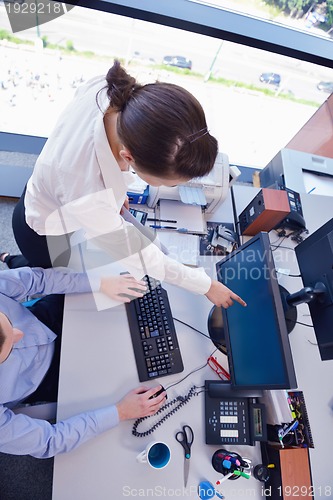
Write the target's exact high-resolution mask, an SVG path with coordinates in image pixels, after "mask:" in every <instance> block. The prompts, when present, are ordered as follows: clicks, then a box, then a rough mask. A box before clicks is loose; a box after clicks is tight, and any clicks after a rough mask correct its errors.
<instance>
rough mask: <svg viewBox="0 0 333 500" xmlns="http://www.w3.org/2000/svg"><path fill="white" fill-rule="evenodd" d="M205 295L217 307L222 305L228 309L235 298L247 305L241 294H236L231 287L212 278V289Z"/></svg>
mask: <svg viewBox="0 0 333 500" xmlns="http://www.w3.org/2000/svg"><path fill="white" fill-rule="evenodd" d="M205 295H206V297H207V299H209V300H210V301H211V302H213V304H215V305H216V306H217V307H220V306H222V307H224V308H225V309H227V308H228V307H229V306H232V305H233V303H234V300H235V301H236V302H238V303H239V304H241V305H242V306H244V307H245V306H246V302H244V300H243V299H241V297H239V295H236V294H235V293H234V292H233V291H232V290H230V288H228V287H227V286H225V285H223V284H222V283H220V282H219V281H216V280H212V284H211V286H210V289H209V290H208V292H207V293H206V294H205Z"/></svg>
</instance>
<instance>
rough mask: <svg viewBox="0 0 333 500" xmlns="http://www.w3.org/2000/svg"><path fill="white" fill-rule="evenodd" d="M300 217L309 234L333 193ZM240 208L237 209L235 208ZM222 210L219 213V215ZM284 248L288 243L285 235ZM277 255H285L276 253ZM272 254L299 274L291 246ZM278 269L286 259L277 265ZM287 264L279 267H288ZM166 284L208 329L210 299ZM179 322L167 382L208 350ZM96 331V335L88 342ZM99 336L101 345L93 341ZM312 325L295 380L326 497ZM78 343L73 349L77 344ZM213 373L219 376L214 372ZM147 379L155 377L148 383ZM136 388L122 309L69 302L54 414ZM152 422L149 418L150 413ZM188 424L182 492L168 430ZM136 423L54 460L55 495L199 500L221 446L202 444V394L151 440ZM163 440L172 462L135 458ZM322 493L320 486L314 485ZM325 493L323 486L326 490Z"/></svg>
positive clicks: (321, 401) (323, 404) (242, 202)
mask: <svg viewBox="0 0 333 500" xmlns="http://www.w3.org/2000/svg"><path fill="white" fill-rule="evenodd" d="M257 191H258V190H256V189H255V188H248V187H243V186H236V189H235V194H236V204H237V212H238V213H240V212H241V211H242V210H243V208H244V207H245V206H246V205H247V204H248V202H249V201H250V200H251V199H252V198H253V197H254V196H255V194H256V192H257ZM302 203H303V211H304V216H305V219H306V221H307V225H308V228H309V230H310V231H311V232H312V231H314V230H315V229H316V228H317V227H319V226H320V225H322V224H323V223H324V222H326V221H327V220H328V219H330V217H331V213H332V211H331V203H332V202H331V200H330V199H329V198H328V197H324V196H317V197H314V196H311V195H305V196H303V197H302ZM224 205H225V207H224V209H225V210H226V211H227V214H228V215H227V216H228V218H226V214H225V213H221V214H219V215H217V214H216V216H215V217H214V216H212V217H211V220H221V221H224V222H226V221H228V220H231V217H230V214H231V210H230V203H229V204H224ZM238 205H239V206H238ZM217 217H219V218H217ZM288 245H289V242H288ZM280 252H281V253H280ZM280 252H274V254H275V258H278V255H279V254H280V255H283V257H281V258H282V259H284V262H286V259H287V261H288V265H289V266H290V269H291V273H292V274H298V266H297V262H296V259H295V256H294V252H290V251H285V252H284V253H283V254H282V252H283V250H281V251H280ZM203 265H204V266H205V267H206V268H207V270H208V268H210V269H211V270H213V269H214V263H213V262H209V259H207V258H205V260H204V261H203ZM281 267H282V266H281ZM283 267H285V264H284V266H283ZM280 283H281V284H282V285H283V286H285V287H286V288H287V289H288V290H290V291H296V290H298V289H299V288H301V287H302V283H301V280H300V279H299V278H290V277H287V276H283V277H282V278H281V280H280ZM165 288H166V289H167V290H168V293H169V299H170V302H171V307H172V311H173V315H174V317H176V318H179V319H181V320H183V321H185V322H188V323H189V324H191V325H193V326H195V327H196V328H198V329H199V330H202V331H203V332H204V333H207V316H208V313H209V311H210V309H211V307H212V304H211V303H210V302H209V301H208V300H207V299H206V298H205V297H202V296H195V295H193V294H190V293H188V292H186V291H184V290H181V289H179V288H176V287H173V286H171V285H165ZM298 311H299V316H298V319H299V320H300V321H304V322H310V321H311V318H309V317H307V316H305V317H304V318H303V316H302V314H308V310H307V306H305V305H304V306H301V307H300V306H299V307H298ZM175 324H176V329H177V335H178V340H179V343H180V348H181V351H182V356H183V361H184V366H185V369H184V372H183V374H178V375H173V376H170V377H163V378H162V379H160V381H161V383H162V384H163V385H164V386H165V387H167V386H169V385H170V384H171V383H173V382H175V381H178V380H180V379H181V378H182V376H183V375H186V374H187V373H189V372H190V371H191V370H193V369H195V368H197V367H200V366H202V365H203V364H204V362H205V361H206V359H207V357H208V355H209V354H210V353H211V352H212V350H213V345H212V343H211V342H210V341H209V340H208V339H205V338H204V337H202V336H200V335H199V334H198V333H196V332H194V331H192V330H190V329H189V328H188V327H186V326H184V325H181V324H179V323H178V322H176V323H175ZM93 338H94V342H93V341H92V339H93ZM96 339H97V342H96ZM308 340H310V341H311V342H315V337H314V333H313V331H312V329H310V328H306V327H302V326H301V325H296V328H295V330H294V331H293V332H292V333H291V335H290V342H291V347H292V352H293V357H294V364H295V369H296V375H297V380H298V387H299V389H300V390H302V391H303V392H304V395H305V400H306V405H307V408H308V414H309V419H310V423H311V429H312V434H313V439H314V443H315V449H313V450H310V456H311V468H312V475H313V484H314V487H315V496H316V497H317V498H320V497H321V496H326V497H327V494H326V495H325V487H331V488H332V491H333V475H332V473H331V451H332V449H333V432H332V419H333V412H332V410H331V409H330V403H331V402H332V398H333V390H332V383H331V380H332V375H333V361H325V362H322V361H321V360H320V357H319V352H318V349H317V347H316V346H313V345H311V344H310V343H309V342H308ZM78 346H79V348H78ZM214 377H215V375H214V374H213V372H212V371H211V370H210V368H208V367H205V368H204V369H203V370H200V371H199V372H197V373H194V374H193V375H191V376H190V377H189V378H188V379H187V380H185V381H183V382H182V383H180V384H179V385H177V386H175V387H173V388H170V390H169V391H168V396H169V400H170V399H173V397H175V396H176V395H178V394H183V395H185V394H186V392H187V391H188V389H189V388H190V387H191V386H192V385H193V384H196V385H202V383H203V381H204V380H205V379H214ZM216 379H217V378H216ZM147 384H148V385H150V386H153V385H155V382H148V383H147ZM138 385H140V383H139V381H138V377H137V372H136V365H135V361H134V354H133V350H132V344H131V340H130V334H129V329H128V323H127V317H126V312H125V308H124V306H118V307H116V308H113V309H110V310H107V311H102V312H96V311H95V310H94V305H93V302H92V299H91V298H90V297H89V296H88V295H85V296H80V297H78V296H77V297H69V298H67V299H66V308H65V317H64V331H63V344H62V357H61V371H60V387H59V402H58V420H61V419H63V418H66V417H69V416H71V415H74V414H76V413H78V412H80V411H83V410H86V409H92V408H99V407H102V406H104V405H108V404H110V403H114V402H116V401H118V400H119V399H120V398H121V397H122V396H123V395H124V394H125V393H126V392H127V391H128V390H130V389H132V388H134V387H136V386H138ZM151 420H152V422H153V421H154V419H151ZM185 423H186V424H189V425H191V426H192V428H193V430H194V434H195V440H194V444H193V447H192V459H191V466H190V475H189V482H188V486H187V489H186V491H184V490H183V449H182V447H181V446H180V445H179V444H178V443H177V442H176V440H175V438H174V435H175V432H176V431H177V430H179V429H180V428H181V426H182V425H183V424H185ZM132 424H133V422H132V421H128V422H122V423H121V424H120V425H119V426H118V427H116V428H114V429H112V430H111V431H109V432H107V433H104V434H102V435H100V436H99V437H97V438H95V439H94V440H92V441H90V442H88V443H86V444H84V445H82V446H81V447H79V448H78V449H77V450H75V451H73V452H71V453H68V454H65V455H59V456H57V457H56V458H55V465H54V485H53V500H73V499H80V500H85V499H87V500H88V499H89V500H91V498H94V499H96V500H110V499H111V498H112V499H116V500H118V499H121V498H123V497H131V496H132V497H133V496H137V497H143V498H145V497H148V498H149V497H160V498H169V497H181V498H183V497H184V498H198V496H197V486H198V484H199V482H200V481H201V480H204V479H206V480H209V481H211V482H212V483H214V482H215V480H216V479H218V475H217V474H216V472H215V471H214V469H213V468H212V466H211V457H212V455H213V453H214V451H215V450H217V449H218V448H220V446H211V445H209V446H208V445H206V444H205V437H204V396H203V394H201V395H199V396H196V397H194V398H193V399H192V400H191V401H190V402H189V403H188V404H187V405H186V406H184V407H183V408H182V409H181V410H179V411H178V412H177V413H175V415H173V416H172V417H171V418H170V419H168V420H167V422H165V423H164V424H163V425H162V426H161V427H160V428H158V429H157V430H156V431H155V432H154V433H153V434H152V435H151V436H150V437H147V438H136V437H133V436H132V435H131V429H132ZM155 439H157V440H159V439H160V440H164V441H166V442H167V443H168V444H169V445H170V448H171V453H172V459H171V462H170V464H169V466H168V467H167V468H165V469H163V470H161V471H155V470H151V469H150V468H149V467H148V466H145V465H142V464H138V463H137V462H136V460H135V457H136V455H137V454H138V453H139V452H140V451H141V450H142V449H144V447H145V446H146V444H147V443H148V442H150V441H151V440H155ZM235 448H236V450H235V451H237V452H238V453H240V454H241V455H242V454H243V456H247V457H249V458H251V459H252V460H253V462H254V463H259V462H260V460H261V458H260V449H259V446H258V445H256V446H255V447H249V446H246V447H242V446H240V447H234V449H235ZM320 487H321V488H322V490H321V491H322V493H321V494H320V493H319V488H320ZM221 490H222V492H223V493H224V494H225V495H226V497H227V498H244V497H247V496H249V497H251V498H257V499H259V498H260V499H261V498H263V496H262V486H261V483H259V481H257V480H255V479H254V478H253V477H251V478H250V479H249V480H246V479H244V478H240V479H238V480H237V481H227V482H226V483H224V484H223V488H221ZM326 491H327V490H326Z"/></svg>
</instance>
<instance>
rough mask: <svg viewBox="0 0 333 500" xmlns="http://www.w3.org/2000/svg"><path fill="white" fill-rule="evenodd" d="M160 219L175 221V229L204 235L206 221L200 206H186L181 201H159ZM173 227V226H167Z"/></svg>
mask: <svg viewBox="0 0 333 500" xmlns="http://www.w3.org/2000/svg"><path fill="white" fill-rule="evenodd" d="M160 219H165V220H176V221H177V223H176V224H174V226H175V228H176V229H187V231H188V232H189V233H195V234H206V221H205V220H204V217H203V213H202V210H201V206H200V205H186V204H185V203H182V202H181V201H175V200H161V201H160ZM169 225H173V224H168V226H169Z"/></svg>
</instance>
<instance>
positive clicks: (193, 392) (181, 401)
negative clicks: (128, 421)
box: [132, 385, 205, 437]
mask: <svg viewBox="0 0 333 500" xmlns="http://www.w3.org/2000/svg"><path fill="white" fill-rule="evenodd" d="M199 389H200V390H199ZM204 390H205V389H204V387H197V386H195V385H193V386H192V387H191V388H190V390H189V392H188V393H187V394H186V396H177V397H175V398H174V399H173V400H172V401H169V402H168V403H166V404H165V405H163V406H162V408H160V409H159V410H158V411H157V412H156V413H155V414H154V415H148V416H147V417H141V418H138V419H137V420H136V421H135V422H134V424H133V427H132V434H133V436H135V437H146V436H149V435H150V434H152V433H153V432H154V431H155V430H156V429H157V427H159V426H160V425H162V424H163V423H164V422H165V421H166V420H167V419H168V418H170V417H171V416H172V415H173V414H174V413H176V411H178V410H180V408H182V407H183V406H184V405H186V403H188V402H189V401H190V399H191V398H192V397H193V396H198V395H199V394H200V393H201V392H203V391H204ZM173 406H174V408H172V407H173ZM169 408H170V410H169V411H168V413H166V414H165V415H164V416H163V417H162V418H161V419H160V420H159V421H158V422H156V423H155V424H154V425H153V426H152V427H150V429H148V430H146V431H142V432H139V431H138V430H137V429H138V426H139V425H140V424H141V423H142V422H144V421H145V420H147V419H148V418H152V417H156V416H157V415H160V414H161V413H163V412H164V411H165V410H168V409H169Z"/></svg>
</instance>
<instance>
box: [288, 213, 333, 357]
mask: <svg viewBox="0 0 333 500" xmlns="http://www.w3.org/2000/svg"><path fill="white" fill-rule="evenodd" d="M295 251H296V256H297V260H298V265H299V269H300V272H301V276H302V280H303V284H304V286H305V287H311V288H313V289H316V288H318V285H319V287H320V286H321V287H322V288H323V290H324V293H323V294H321V295H318V296H315V300H313V301H311V302H310V303H309V309H310V314H311V318H312V322H313V327H314V330H315V334H316V338H317V342H318V347H319V352H320V356H321V359H322V360H328V359H333V326H332V325H333V219H331V220H329V221H328V222H326V224H324V225H323V226H322V227H320V228H319V229H317V231H315V232H314V233H313V234H311V235H310V236H308V238H306V240H304V241H303V242H302V243H300V244H299V245H298V246H297V247H296V248H295Z"/></svg>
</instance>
